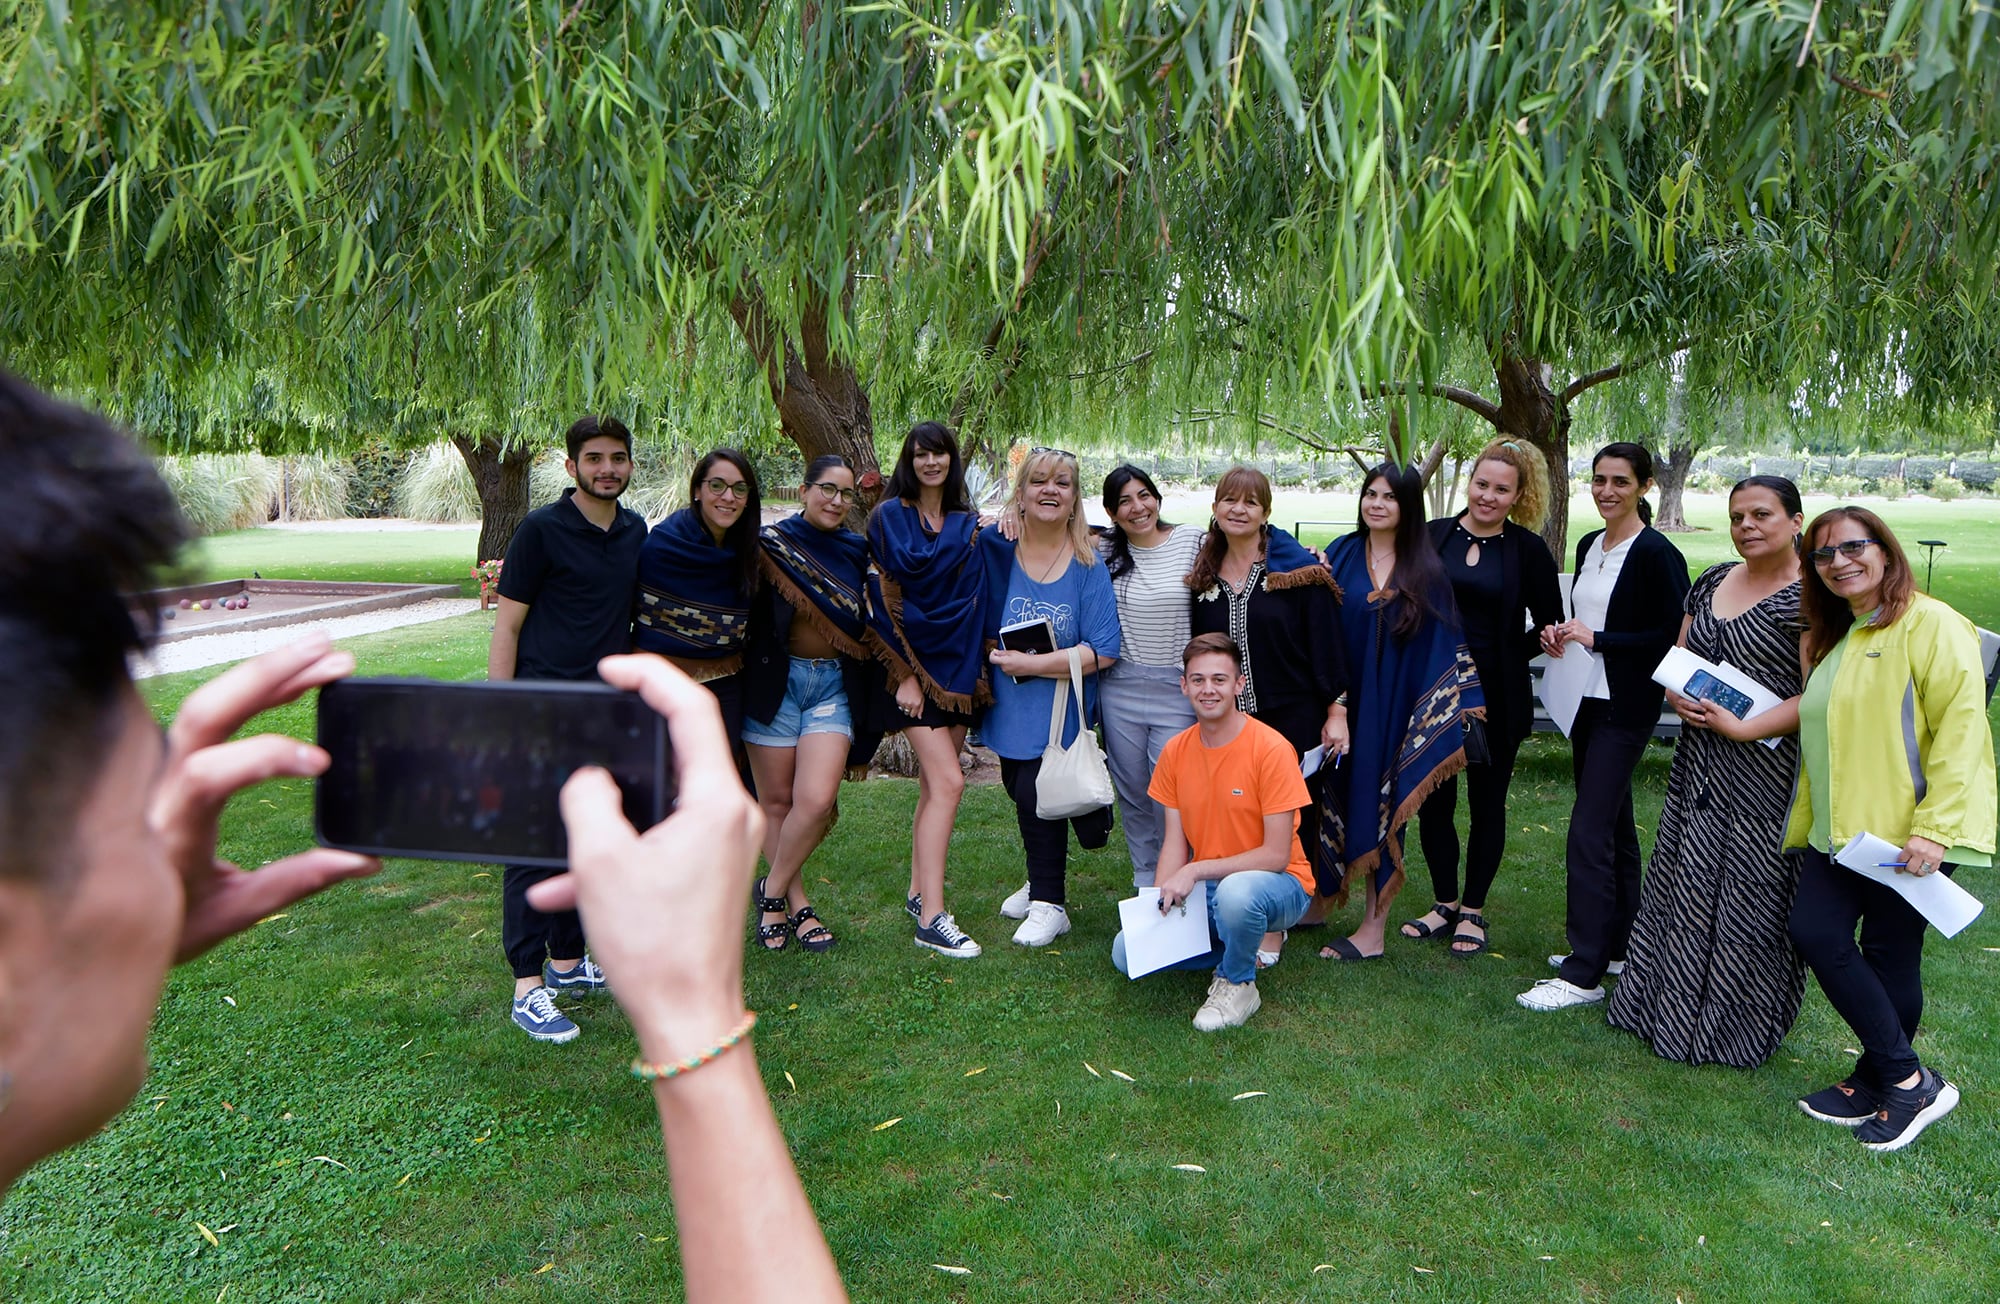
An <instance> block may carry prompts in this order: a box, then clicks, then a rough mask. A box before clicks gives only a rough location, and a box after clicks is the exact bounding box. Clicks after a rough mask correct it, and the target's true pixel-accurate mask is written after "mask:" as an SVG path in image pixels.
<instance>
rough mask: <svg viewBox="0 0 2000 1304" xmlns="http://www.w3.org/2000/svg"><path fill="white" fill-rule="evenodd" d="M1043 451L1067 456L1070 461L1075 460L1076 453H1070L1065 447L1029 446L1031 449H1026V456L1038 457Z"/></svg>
mask: <svg viewBox="0 0 2000 1304" xmlns="http://www.w3.org/2000/svg"><path fill="white" fill-rule="evenodd" d="M1043 453H1053V454H1055V455H1056V456H1057V457H1067V458H1068V459H1069V460H1070V461H1072V462H1074V461H1075V460H1076V454H1075V453H1072V452H1070V451H1069V450H1068V449H1067V448H1041V447H1036V448H1031V449H1029V450H1028V456H1029V457H1039V456H1040V455H1041V454H1043Z"/></svg>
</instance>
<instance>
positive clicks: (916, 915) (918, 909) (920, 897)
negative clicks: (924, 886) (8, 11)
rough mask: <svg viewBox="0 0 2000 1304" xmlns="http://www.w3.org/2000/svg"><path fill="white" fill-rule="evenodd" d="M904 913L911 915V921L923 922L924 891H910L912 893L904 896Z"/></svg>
mask: <svg viewBox="0 0 2000 1304" xmlns="http://www.w3.org/2000/svg"><path fill="white" fill-rule="evenodd" d="M903 913H904V914H906V915H908V916H909V917H910V922H912V923H915V924H921V923H923V922H924V894H923V893H921V892H912V893H910V895H908V896H906V897H904V898H903Z"/></svg>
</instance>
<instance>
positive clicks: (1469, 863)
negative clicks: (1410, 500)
mask: <svg viewBox="0 0 2000 1304" xmlns="http://www.w3.org/2000/svg"><path fill="white" fill-rule="evenodd" d="M1548 483H1549V480H1548V470H1547V467H1546V464H1545V463H1544V462H1543V461H1542V455H1541V454H1540V453H1539V452H1537V451H1536V450H1535V446H1534V445H1533V444H1530V443H1527V442H1525V441H1517V440H1512V439H1496V440H1494V441H1493V442H1492V443H1490V444H1488V445H1487V446H1486V447H1485V448H1482V449H1481V450H1479V455H1478V456H1477V457H1475V458H1474V459H1473V462H1472V475H1471V477H1470V478H1469V480H1468V483H1467V487H1466V496H1465V510H1464V511H1463V512H1461V513H1459V514H1458V515H1457V516H1455V517H1441V518H1440V519H1438V520H1435V521H1432V522H1431V523H1430V536H1431V543H1432V544H1433V546H1435V547H1436V548H1437V551H1438V557H1439V559H1440V560H1441V561H1442V562H1443V564H1444V573H1445V578H1446V579H1448V580H1449V581H1450V582H1451V596H1452V602H1453V603H1454V605H1456V607H1457V608H1458V618H1459V628H1460V629H1461V630H1462V631H1463V632H1464V634H1465V646H1466V650H1467V651H1468V652H1470V653H1471V654H1472V664H1473V666H1474V667H1475V668H1476V669H1477V671H1478V673H1479V688H1480V694H1481V696H1483V697H1484V698H1485V699H1486V729H1485V733H1486V754H1485V756H1484V757H1480V756H1475V755H1472V754H1470V753H1468V754H1467V756H1466V764H1465V788H1466V803H1467V806H1468V809H1469V812H1470V814H1469V818H1468V821H1467V828H1466V838H1465V844H1464V853H1465V854H1464V860H1465V886H1464V890H1463V892H1461V891H1460V888H1459V872H1458V871H1459V839H1458V776H1456V775H1453V776H1452V777H1450V778H1447V779H1446V780H1444V782H1442V783H1440V784H1439V785H1438V786H1437V788H1436V789H1435V790H1434V791H1433V792H1432V793H1431V795H1430V796H1429V797H1428V798H1426V799H1425V801H1424V804H1423V807H1422V808H1421V809H1420V810H1419V811H1418V814H1417V832H1418V837H1419V839H1420V840H1421V842H1422V845H1423V849H1424V863H1425V864H1427V865H1428V866H1429V867H1430V871H1431V900H1432V903H1433V904H1432V905H1431V908H1430V909H1429V910H1428V911H1426V912H1425V913H1424V914H1422V915H1419V916H1418V917H1417V918H1415V919H1412V920H1410V921H1409V922H1408V923H1406V924H1404V925H1403V929H1402V932H1403V936H1405V937H1410V938H1426V937H1448V938H1449V940H1450V949H1451V953H1452V954H1453V955H1456V956H1461V957H1469V956H1474V955H1478V954H1479V953H1480V952H1482V951H1484V950H1485V949H1486V932H1487V926H1486V913H1485V912H1486V894H1487V892H1488V891H1489V890H1490V889H1491V888H1492V886H1493V878H1494V876H1495V875H1496V874H1497V873H1498V872H1499V869H1500V857H1501V854H1502V853H1503V852H1504V851H1505V850H1506V847H1507V789H1508V787H1509V786H1510V785H1511V784H1512V783H1513V780H1514V757H1515V755H1516V753H1517V752H1518V751H1519V750H1520V747H1521V743H1522V741H1523V740H1524V739H1526V738H1527V736H1528V735H1529V734H1530V733H1531V732H1533V731H1534V727H1535V699H1534V689H1533V687H1532V686H1531V684H1530V682H1529V676H1528V663H1529V662H1530V661H1532V660H1533V659H1534V657H1535V653H1536V652H1538V651H1539V650H1540V645H1539V641H1538V638H1537V631H1539V630H1543V629H1546V628H1548V627H1549V626H1550V625H1553V624H1556V623H1557V622H1559V621H1561V620H1562V618H1563V609H1562V587H1561V585H1560V584H1558V583H1557V580H1556V559H1555V558H1554V557H1553V556H1551V555H1550V554H1549V546H1548V545H1547V544H1546V543H1543V542H1542V536H1541V535H1539V534H1537V533H1535V531H1536V530H1537V529H1539V528H1540V527H1541V524H1542V517H1543V516H1544V515H1545V514H1546V511H1547V503H1548ZM1475 750H1476V748H1475Z"/></svg>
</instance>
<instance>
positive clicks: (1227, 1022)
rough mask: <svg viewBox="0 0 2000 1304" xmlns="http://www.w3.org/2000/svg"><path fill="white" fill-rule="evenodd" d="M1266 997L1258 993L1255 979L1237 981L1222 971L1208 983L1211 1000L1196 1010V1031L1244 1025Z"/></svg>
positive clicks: (1213, 1030) (1211, 1030) (1214, 1030)
mask: <svg viewBox="0 0 2000 1304" xmlns="http://www.w3.org/2000/svg"><path fill="white" fill-rule="evenodd" d="M1263 1003H1264V998H1263V997H1261V996H1259V995H1258V994H1257V984H1256V983H1254V982H1247V983H1233V982H1230V981H1229V980H1228V979H1227V978H1224V977H1223V976H1222V975H1221V974H1217V975H1215V980H1214V981H1213V982H1211V983H1209V985H1208V999H1207V1000H1205V1001H1203V1002H1202V1003H1201V1008H1200V1009H1198V1010H1196V1011H1195V1012H1194V1028H1195V1031H1196V1032H1216V1031H1218V1030H1220V1029H1223V1028H1240V1027H1242V1026H1243V1025H1244V1024H1246V1023H1248V1022H1249V1021H1250V1016H1251V1015H1253V1014H1255V1013H1256V1012H1257V1007H1258V1006H1260V1005H1262V1004H1263Z"/></svg>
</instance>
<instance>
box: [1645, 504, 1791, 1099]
mask: <svg viewBox="0 0 2000 1304" xmlns="http://www.w3.org/2000/svg"><path fill="white" fill-rule="evenodd" d="M1804 523H1805V516H1804V513H1803V509H1802V507H1801V505H1800V502H1799V491H1798V487H1797V486H1796V485H1794V484H1793V483H1792V482H1791V481H1790V480H1787V479H1784V478H1783V477H1781V476H1772V475H1757V476H1751V477H1750V478H1749V479H1747V480H1744V481H1741V482H1739V483H1738V484H1737V485H1736V487H1735V488H1734V489H1732V490H1731V491H1730V494H1729V533H1730V537H1731V541H1732V542H1733V543H1734V544H1735V545H1736V551H1737V553H1738V554H1739V555H1740V556H1741V557H1742V558H1743V560H1742V561H1741V562H1723V563H1722V564H1721V565H1718V566H1713V567H1710V568H1709V569H1708V571H1706V572H1705V573H1704V574H1703V575H1702V577H1701V578H1700V579H1699V580H1697V581H1696V582H1695V585H1694V588H1693V590H1692V591H1691V592H1689V594H1688V599H1687V617H1686V619H1685V620H1684V621H1683V622H1682V626H1681V638H1680V642H1681V645H1682V646H1683V647H1686V648H1687V649H1688V650H1689V651H1691V652H1693V653H1695V654H1696V655H1697V656H1701V657H1704V658H1706V659H1708V660H1710V661H1727V662H1729V663H1730V664H1731V665H1732V666H1735V667H1736V668H1737V669H1739V670H1741V671H1743V673H1745V674H1747V675H1749V676H1750V677H1751V678H1752V679H1755V680H1756V681H1757V682H1758V683H1761V684H1763V685H1764V686H1765V687H1766V688H1769V689H1770V690H1771V691H1772V692H1774V693H1776V694H1778V695H1779V696H1780V697H1782V698H1784V699H1786V700H1785V701H1783V702H1782V703H1780V704H1779V705H1778V706H1775V707H1772V708H1771V709H1770V710H1768V711H1765V712H1763V713H1762V714H1760V715H1755V716H1752V717H1750V718H1749V719H1747V720H1743V719H1738V718H1737V717H1736V716H1735V715H1733V714H1731V713H1730V712H1728V711H1726V710H1724V709H1723V708H1722V707H1720V706H1718V705H1717V704H1715V703H1713V702H1704V701H1693V700H1690V699H1688V698H1684V697H1681V696H1679V695H1677V694H1670V695H1669V700H1670V701H1671V702H1672V704H1673V707H1674V710H1675V711H1676V712H1678V713H1679V715H1680V717H1681V725H1682V728H1681V739H1680V744H1679V747H1678V749H1677V750H1676V751H1675V753H1674V768H1673V771H1672V773H1671V775H1670V776H1669V777H1668V779H1667V803H1666V807H1665V809H1664V810H1662V811H1661V813H1660V833H1659V837H1658V839H1656V841H1655V842H1654V845H1653V863H1652V866H1651V868H1650V869H1649V870H1648V872H1647V875H1646V880H1645V885H1644V887H1643V888H1642V889H1641V891H1640V897H1639V914H1638V918H1637V919H1636V920H1634V921H1633V924H1632V937H1631V941H1630V943H1629V945H1628V946H1627V949H1626V952H1625V956H1626V959H1625V974H1624V977H1622V978H1621V979H1619V981H1618V983H1617V985H1616V986H1615V987H1614V988H1613V989H1612V993H1611V1006H1610V1010H1609V1019H1610V1022H1611V1025H1612V1026H1613V1027H1615V1028H1623V1029H1625V1030H1626V1031H1627V1032H1633V1033H1637V1034H1638V1035H1639V1036H1641V1037H1644V1038H1645V1039H1646V1040H1647V1041H1648V1042H1650V1043H1651V1044H1652V1047H1653V1051H1654V1053H1655V1054H1657V1055H1659V1056H1661V1057H1662V1058H1664V1059H1670V1060H1678V1061H1680V1062H1681V1063H1683V1064H1727V1065H1730V1066H1732V1067H1735V1068H1743V1069H1747V1068H1755V1067H1756V1066H1757V1065H1759V1064H1762V1063H1763V1062H1764V1061H1765V1060H1766V1059H1769V1058H1770V1056H1771V1052H1773V1051H1775V1050H1776V1049H1777V1048H1778V1043H1779V1042H1780V1041H1782V1040H1783V1039H1784V1036H1785V1033H1786V1032H1787V1031H1789V1030H1790V1029H1791V1026H1792V1020H1793V1019H1795V1018H1797V1017H1798V1013H1799V1001H1800V999H1801V998H1802V997H1803V996H1804V995H1805V967H1804V965H1802V964H1801V963H1800V962H1799V957H1798V955H1797V953H1795V952H1794V951H1793V950H1792V944H1791V941H1790V939H1789V938H1788V937H1787V936H1786V933H1785V927H1786V920H1787V919H1788V917H1789V916H1790V914H1791V910H1792V898H1793V896H1794V895H1795V894H1796V892H1797V890H1798V882H1799V866H1798V862H1797V860H1796V859H1795V858H1793V857H1791V856H1788V855H1786V854H1785V853H1784V852H1783V851H1782V850H1781V844H1782V842H1783V835H1784V828H1785V812H1786V809H1787V807H1788V806H1789V805H1790V804H1791V797H1792V779H1793V776H1794V775H1795V774H1796V773H1797V771H1798V762H1799V744H1798V738H1797V732H1798V722H1799V703H1798V693H1799V689H1800V675H1799V634H1800V631H1801V629H1802V626H1801V625H1800V623H1799V556H1798V550H1797V539H1798V534H1799V528H1800V527H1801V526H1802V525H1803V524H1804ZM1770 738H1777V739H1779V740H1780V741H1779V743H1778V745H1777V746H1776V747H1771V746H1768V745H1766V743H1765V742H1764V741H1763V740H1765V739H1770Z"/></svg>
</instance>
